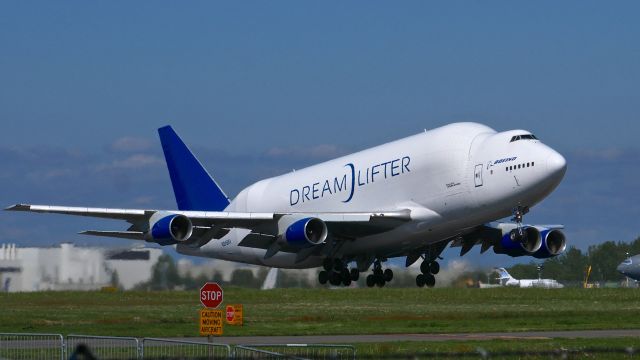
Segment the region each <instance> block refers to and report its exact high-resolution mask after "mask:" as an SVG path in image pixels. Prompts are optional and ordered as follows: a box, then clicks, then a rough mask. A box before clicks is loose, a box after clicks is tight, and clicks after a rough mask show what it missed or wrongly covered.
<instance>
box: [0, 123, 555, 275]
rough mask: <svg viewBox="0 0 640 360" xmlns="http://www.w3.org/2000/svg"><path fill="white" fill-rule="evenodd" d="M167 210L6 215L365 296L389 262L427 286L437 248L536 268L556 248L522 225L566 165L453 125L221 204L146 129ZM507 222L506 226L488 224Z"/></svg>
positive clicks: (531, 147)
mask: <svg viewBox="0 0 640 360" xmlns="http://www.w3.org/2000/svg"><path fill="white" fill-rule="evenodd" d="M158 132H159V135H160V141H161V143H162V148H163V151H164V155H165V159H166V162H167V166H168V169H169V175H170V177H171V182H172V185H173V190H174V193H175V197H176V201H177V205H178V209H177V210H143V209H105V208H86V207H63V206H43V205H25V204H18V205H14V206H11V207H9V208H7V210H13V211H32V212H42V213H59V214H68V215H80V216H90V217H99V218H108V219H120V220H125V221H127V222H128V223H129V224H130V226H129V227H128V229H126V230H124V231H99V230H89V231H83V232H81V234H87V235H97V236H109V237H118V238H126V239H135V240H145V241H149V242H155V243H158V244H161V245H174V246H175V247H176V249H177V251H178V252H179V253H182V254H187V255H193V256H201V257H208V258H216V259H223V260H230V261H237V262H243V263H250V264H258V265H264V266H269V267H278V268H312V267H319V266H323V267H324V269H323V270H322V271H320V273H319V281H320V283H322V284H324V283H327V282H329V283H331V284H332V285H334V286H338V285H341V284H343V285H349V284H350V283H351V282H352V281H355V280H357V279H358V278H359V274H360V272H364V271H367V270H369V269H370V268H371V266H372V265H373V272H372V273H371V274H369V275H368V276H367V278H366V283H367V285H368V286H374V285H377V286H384V284H385V283H386V282H388V281H391V279H392V278H393V272H392V271H391V269H386V270H384V271H383V269H382V263H383V262H384V261H386V260H387V259H389V258H394V257H402V256H405V257H406V266H410V265H411V264H413V263H415V262H416V261H418V260H419V259H422V263H421V266H420V269H421V272H422V273H421V274H419V275H418V276H417V277H416V284H417V285H418V286H425V285H427V286H433V285H434V284H435V277H434V275H435V274H437V273H438V271H439V268H440V266H439V264H438V262H437V260H438V259H439V258H440V254H441V253H442V251H443V250H444V249H445V247H446V246H447V245H449V244H451V246H459V247H461V253H460V255H461V256H462V255H464V254H465V253H467V252H468V251H469V250H470V249H471V248H472V247H473V246H475V245H481V252H483V253H484V252H485V251H487V250H488V249H490V248H493V249H494V251H495V252H496V253H499V254H507V255H510V256H534V257H537V258H546V257H551V256H556V255H558V254H559V253H561V252H562V251H563V250H564V249H565V246H566V241H565V236H564V234H563V233H562V231H561V230H560V229H561V228H562V226H560V225H541V226H535V225H526V224H523V215H524V214H526V213H527V212H528V211H529V209H530V208H531V207H532V206H534V205H535V204H537V203H538V202H540V201H542V199H544V198H545V197H546V196H548V195H549V194H550V193H551V192H552V191H553V190H554V189H555V188H556V187H557V186H558V184H559V183H560V181H561V180H562V178H563V176H564V174H565V171H566V161H565V159H564V158H563V157H562V155H560V154H559V153H557V152H556V151H554V150H553V149H551V148H550V147H548V146H546V145H545V144H543V143H542V142H540V141H539V140H538V139H537V138H536V137H535V136H534V135H533V134H531V133H530V132H529V131H525V130H512V131H505V132H496V131H495V130H493V129H491V128H489V127H487V126H484V125H481V124H477V123H455V124H450V125H446V126H443V127H440V128H436V129H433V130H429V131H426V130H425V132H424V133H419V134H417V135H413V136H410V137H407V138H404V139H400V140H397V141H393V142H390V143H386V144H383V145H380V146H377V147H374V148H370V149H367V150H364V151H360V152H357V153H355V154H351V155H347V156H343V157H340V158H338V159H335V160H331V161H327V162H324V163H321V164H318V165H315V166H311V167H308V168H305V169H301V170H297V171H294V172H291V173H288V174H285V175H281V176H277V177H273V178H269V179H265V180H262V181H259V182H257V183H255V184H253V185H251V186H249V187H247V188H246V189H244V190H242V191H241V192H240V193H239V194H238V195H237V196H236V198H235V199H233V200H232V201H230V199H229V198H228V197H227V195H225V193H224V192H223V191H222V190H221V189H220V187H219V186H218V184H216V182H215V181H214V180H213V178H212V177H211V176H210V175H209V174H208V173H207V171H206V170H205V169H204V168H203V167H202V165H201V164H200V162H199V161H198V160H197V159H196V158H195V157H194V155H193V154H192V153H191V151H190V150H189V149H188V148H187V146H186V145H185V144H184V143H183V142H182V140H181V139H180V138H179V137H178V135H177V134H176V133H175V132H174V130H173V129H172V128H171V127H169V126H166V127H163V128H160V129H159V130H158ZM508 216H513V219H512V221H514V222H513V223H491V222H492V221H496V220H497V219H502V218H505V217H508Z"/></svg>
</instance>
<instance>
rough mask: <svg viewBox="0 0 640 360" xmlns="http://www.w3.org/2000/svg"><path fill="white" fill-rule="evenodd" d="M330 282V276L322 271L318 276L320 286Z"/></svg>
mask: <svg viewBox="0 0 640 360" xmlns="http://www.w3.org/2000/svg"><path fill="white" fill-rule="evenodd" d="M328 280H329V274H327V272H326V271H324V270H323V271H320V273H319V274H318V281H319V282H320V284H322V285H324V284H326V283H327V281H328Z"/></svg>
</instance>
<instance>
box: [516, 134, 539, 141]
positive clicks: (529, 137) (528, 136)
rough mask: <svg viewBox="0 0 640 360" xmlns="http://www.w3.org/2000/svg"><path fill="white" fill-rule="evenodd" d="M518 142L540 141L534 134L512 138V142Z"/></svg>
mask: <svg viewBox="0 0 640 360" xmlns="http://www.w3.org/2000/svg"><path fill="white" fill-rule="evenodd" d="M518 140H538V138H537V137H536V136H535V135H533V134H523V135H516V136H514V137H512V138H511V141H510V142H514V141H518Z"/></svg>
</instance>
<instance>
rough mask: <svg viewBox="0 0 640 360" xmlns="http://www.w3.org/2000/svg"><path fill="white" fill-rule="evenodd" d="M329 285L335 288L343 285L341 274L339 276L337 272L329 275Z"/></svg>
mask: <svg viewBox="0 0 640 360" xmlns="http://www.w3.org/2000/svg"><path fill="white" fill-rule="evenodd" d="M329 283H331V285H333V286H339V285H340V283H342V279H341V278H340V274H338V273H337V272H332V273H331V275H329Z"/></svg>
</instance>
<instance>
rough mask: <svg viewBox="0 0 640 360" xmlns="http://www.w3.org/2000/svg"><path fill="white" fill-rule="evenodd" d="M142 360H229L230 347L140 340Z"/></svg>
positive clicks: (204, 343) (202, 343)
mask: <svg viewBox="0 0 640 360" xmlns="http://www.w3.org/2000/svg"><path fill="white" fill-rule="evenodd" d="M140 352H141V358H142V359H231V358H232V352H231V346H229V345H226V344H214V343H206V342H197V341H184V340H169V339H155V338H144V339H142V347H141V348H140Z"/></svg>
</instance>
